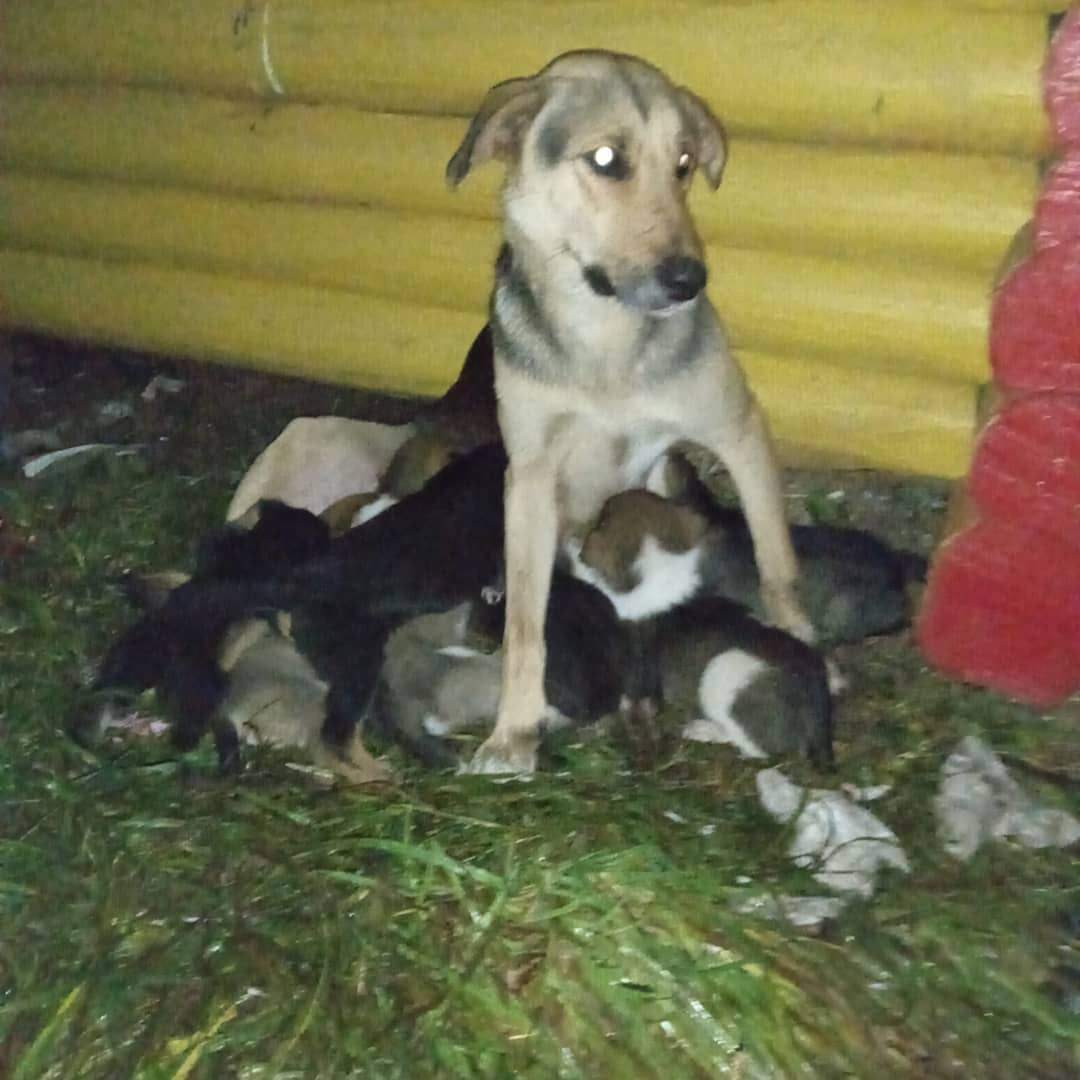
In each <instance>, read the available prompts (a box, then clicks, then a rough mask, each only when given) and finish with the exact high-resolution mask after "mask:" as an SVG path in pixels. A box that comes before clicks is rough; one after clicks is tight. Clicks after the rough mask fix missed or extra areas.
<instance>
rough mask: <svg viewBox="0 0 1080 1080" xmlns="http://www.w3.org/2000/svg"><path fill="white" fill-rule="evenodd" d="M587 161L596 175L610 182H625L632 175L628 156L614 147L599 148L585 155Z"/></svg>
mask: <svg viewBox="0 0 1080 1080" xmlns="http://www.w3.org/2000/svg"><path fill="white" fill-rule="evenodd" d="M585 160H586V161H587V162H588V163H589V167H590V168H591V169H592V171H593V172H594V173H596V174H597V175H598V176H606V177H607V178H608V179H609V180H625V179H626V177H627V176H629V175H630V163H629V162H628V161H627V160H626V155H625V154H624V153H623V152H622V151H621V150H617V149H616V148H615V147H614V146H598V147H597V148H596V149H595V150H590V151H589V152H588V153H587V154H586V155H585Z"/></svg>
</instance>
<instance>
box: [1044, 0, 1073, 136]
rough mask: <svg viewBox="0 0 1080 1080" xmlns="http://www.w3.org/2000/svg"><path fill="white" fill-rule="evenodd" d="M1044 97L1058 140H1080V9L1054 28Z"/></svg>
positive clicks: (1045, 77) (1048, 57)
mask: <svg viewBox="0 0 1080 1080" xmlns="http://www.w3.org/2000/svg"><path fill="white" fill-rule="evenodd" d="M1043 99H1044V102H1045V104H1046V111H1047V112H1048V113H1049V114H1050V123H1051V125H1052V127H1053V130H1054V136H1055V138H1056V140H1057V142H1058V143H1060V144H1063V145H1076V144H1080V10H1078V9H1076V8H1073V9H1072V10H1071V11H1070V12H1069V13H1068V14H1067V15H1066V16H1065V18H1064V19H1062V20H1061V23H1060V25H1059V26H1058V28H1057V30H1056V31H1055V32H1054V38H1053V41H1052V42H1051V43H1050V51H1049V53H1048V55H1047V58H1046V67H1045V69H1044V70H1043Z"/></svg>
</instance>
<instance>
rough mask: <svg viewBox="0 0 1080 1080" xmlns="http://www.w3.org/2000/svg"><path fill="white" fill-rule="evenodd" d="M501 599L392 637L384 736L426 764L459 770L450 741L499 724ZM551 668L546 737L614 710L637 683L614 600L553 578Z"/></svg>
mask: <svg viewBox="0 0 1080 1080" xmlns="http://www.w3.org/2000/svg"><path fill="white" fill-rule="evenodd" d="M504 617H505V610H504V603H503V596H502V593H501V591H498V590H497V589H496V588H494V587H492V588H487V589H484V590H483V591H482V594H481V596H480V597H478V598H477V599H476V600H474V601H473V602H472V603H471V604H467V605H463V606H461V607H458V608H454V609H452V610H451V611H448V612H446V613H443V614H440V615H423V616H420V617H418V618H416V619H412V620H410V621H409V622H407V623H405V624H404V625H403V626H401V627H400V628H399V629H398V630H396V631H395V632H394V634H393V635H392V636H391V638H390V641H389V642H388V644H387V647H386V654H385V660H384V663H383V668H382V672H381V674H380V679H379V690H378V692H377V693H376V697H375V708H374V713H375V717H376V720H377V723H378V726H379V727H380V729H381V730H382V732H383V734H386V735H389V736H392V737H395V738H397V739H398V740H399V741H401V742H403V743H404V744H405V745H406V746H408V747H409V748H410V749H411V750H413V751H414V752H415V753H417V754H418V755H419V756H420V757H421V758H422V759H423V760H425V761H427V762H429V763H431V764H436V765H447V764H451V763H455V762H456V761H457V756H456V754H455V753H454V751H453V748H452V742H451V739H452V736H454V735H456V734H457V733H459V732H462V731H465V730H469V729H478V730H481V731H489V730H490V729H491V726H492V724H493V723H494V722H495V715H496V710H497V707H498V702H499V692H500V685H501V677H502V659H503V658H502V653H501V651H499V650H498V648H497V646H498V643H499V641H500V639H501V638H502V634H503V622H504ZM544 632H545V640H546V645H547V652H548V657H549V663H548V666H547V671H546V673H545V691H546V697H547V701H548V702H549V705H548V706H547V711H546V713H545V716H544V718H543V731H544V732H545V733H546V732H551V731H554V730H558V729H560V728H564V727H567V726H569V725H572V724H573V725H578V724H586V723H592V722H596V721H599V720H603V719H605V718H606V717H608V716H611V715H612V714H614V713H616V712H617V711H619V709H620V707H621V705H622V702H623V699H624V697H625V691H626V687H627V685H628V683H629V681H630V680H631V678H633V677H635V676H634V674H633V661H634V654H633V652H632V651H631V648H630V644H629V641H628V638H627V635H626V631H625V629H624V627H623V626H622V624H620V622H619V620H618V619H617V618H616V616H615V611H614V608H613V607H612V605H611V602H610V601H609V600H608V599H607V598H606V597H605V596H604V595H603V594H602V593H601V592H599V591H598V590H596V589H594V588H592V587H591V586H589V585H586V584H584V583H583V582H580V581H577V580H575V579H574V578H572V577H570V576H569V575H567V574H565V573H560V572H556V574H555V577H554V580H553V582H552V589H551V599H550V604H549V606H548V612H547V618H546V620H545V630H544Z"/></svg>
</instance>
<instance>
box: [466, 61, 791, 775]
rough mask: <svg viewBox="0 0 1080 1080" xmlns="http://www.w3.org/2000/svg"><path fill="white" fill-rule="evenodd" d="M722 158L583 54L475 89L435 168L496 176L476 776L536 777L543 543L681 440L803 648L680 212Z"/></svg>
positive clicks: (712, 144) (695, 124)
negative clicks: (719, 465) (493, 494)
mask: <svg viewBox="0 0 1080 1080" xmlns="http://www.w3.org/2000/svg"><path fill="white" fill-rule="evenodd" d="M724 157H725V149H724V136H723V132H722V130H721V127H720V124H719V122H718V121H717V120H716V118H715V117H714V116H713V115H712V113H711V112H710V111H709V109H708V108H707V106H706V105H705V104H704V103H703V102H702V101H701V100H700V99H699V98H698V97H696V96H695V95H694V94H692V93H690V91H688V90H686V89H684V88H682V87H679V86H676V85H674V84H673V83H672V82H671V81H670V80H669V79H668V78H667V77H666V76H665V75H663V74H662V73H661V72H660V71H658V70H657V69H656V68H654V67H652V66H651V65H649V64H647V63H645V62H644V61H642V60H639V59H636V58H634V57H630V56H623V55H619V54H614V53H606V52H595V51H590V52H575V53H567V54H566V55H564V56H561V57H559V58H557V59H556V60H554V61H552V62H551V63H550V64H549V65H548V66H547V67H545V68H544V69H543V70H541V71H540V72H539V73H538V74H536V75H534V76H532V77H530V78H521V79H512V80H510V81H509V82H504V83H500V84H499V85H497V86H495V87H493V88H492V90H491V91H490V92H489V93H488V95H487V97H486V99H485V100H484V102H483V104H482V105H481V107H480V110H479V112H478V113H477V115H476V117H475V118H474V119H473V121H472V123H471V125H470V127H469V130H468V132H467V133H466V135H465V138H464V141H463V142H462V144H461V146H460V147H459V148H458V150H457V152H456V153H455V154H454V156H453V157H452V158H451V159H450V162H449V164H448V166H447V179H448V181H449V183H450V184H451V185H452V186H456V185H457V184H459V183H460V182H461V181H462V180H464V179H465V177H466V176H467V175H468V173H469V172H470V171H471V170H472V169H473V168H475V167H476V166H477V165H480V164H482V163H484V162H486V161H488V160H491V159H499V160H501V161H503V162H505V163H506V165H507V177H506V183H505V186H504V189H503V223H504V238H505V243H504V245H503V247H502V250H501V252H500V254H499V258H498V261H497V263H496V268H495V288H494V292H493V296H492V302H491V329H492V336H493V341H494V348H495V388H496V394H497V397H498V407H499V427H500V430H501V432H502V437H503V442H504V443H505V446H506V449H507V452H508V454H509V458H510V467H509V471H508V475H507V484H506V581H507V617H506V633H505V639H504V652H505V662H504V671H503V685H502V694H501V698H500V704H499V713H498V719H497V721H496V725H495V730H494V731H493V732H492V734H491V736H490V737H489V738H488V739H487V741H486V742H485V743H484V744H483V745H482V746H481V747H480V749H479V750H478V752H477V754H476V756H475V758H474V759H473V762H472V769H473V771H475V772H481V773H488V772H490V773H496V772H528V771H531V770H532V769H533V768H534V767H535V759H536V746H537V740H538V736H539V726H540V723H541V719H542V717H543V716H544V715H545V709H546V701H545V696H544V670H545V654H544V617H545V612H546V610H547V600H548V592H549V588H550V581H551V572H552V565H553V563H554V559H555V552H556V548H557V546H558V543H559V541H560V539H562V538H563V537H565V536H566V535H568V534H571V533H573V532H575V531H576V530H579V529H580V528H581V527H582V526H583V523H585V522H587V521H589V520H590V519H592V518H593V517H594V516H595V515H596V513H597V511H598V510H599V509H600V506H601V505H602V504H603V502H604V500H605V499H606V498H607V497H608V496H610V495H612V494H613V493H615V492H616V491H620V490H624V489H626V488H628V487H633V486H637V485H639V484H640V483H641V482H642V480H643V479H644V477H645V475H646V473H647V472H648V470H649V468H650V467H651V466H652V465H653V464H654V463H655V462H656V460H657V459H658V458H659V457H660V456H661V454H663V453H664V451H665V450H666V449H667V448H668V447H669V446H671V445H672V444H673V443H674V442H676V441H678V440H680V439H683V440H689V441H692V442H695V443H698V444H700V445H702V446H704V447H705V448H706V449H707V450H709V451H711V452H712V453H714V454H716V455H717V456H718V457H719V458H720V459H721V460H722V461H723V463H724V464H725V465H726V466H727V468H728V470H729V471H730V473H731V475H732V477H733V479H734V481H735V484H736V486H737V488H738V490H739V494H740V496H741V498H742V501H743V506H744V508H745V510H746V515H747V519H748V522H749V526H750V531H751V535H752V537H753V543H754V550H755V554H756V558H757V562H758V565H759V567H760V569H761V593H762V599H763V603H764V606H765V608H766V610H767V611H768V613H769V616H770V618H772V619H773V620H774V621H775V622H776V623H777V624H779V625H780V626H783V627H784V628H786V629H788V630H791V631H792V632H794V633H797V634H800V635H802V636H804V637H806V638H809V637H811V636H812V629H811V627H810V624H809V623H808V622H807V620H806V618H805V617H804V615H803V613H802V611H801V609H800V607H799V604H798V601H797V600H796V597H795V593H794V583H795V578H796V565H795V557H794V553H793V551H792V548H791V541H790V537H789V535H788V530H787V525H786V522H785V520H784V507H783V499H782V494H781V486H780V480H779V475H778V470H777V466H776V462H775V458H774V454H773V450H772V447H771V444H770V438H769V434H768V430H767V426H766V423H765V419H764V417H763V416H762V414H761V410H760V409H759V408H758V405H757V403H756V401H755V400H754V398H753V395H752V394H751V393H750V391H749V389H748V388H747V386H746V382H745V379H744V378H743V374H742V372H741V370H740V369H739V367H738V365H737V364H736V363H735V361H734V360H733V358H732V356H731V353H730V351H729V349H728V346H727V341H726V338H725V335H724V331H723V328H722V326H721V324H720V321H719V319H718V317H717V315H716V312H715V311H714V310H713V307H712V305H711V304H710V303H709V301H708V300H707V299H706V297H705V295H704V287H705V282H706V269H705V264H704V262H703V261H702V244H701V241H700V239H699V237H698V235H697V232H696V230H695V228H694V225H693V222H692V221H691V218H690V214H689V211H688V209H687V205H686V195H687V191H688V189H689V186H690V183H691V181H692V179H693V177H694V174H695V173H696V172H697V171H698V169H699V168H700V170H701V171H702V172H703V173H704V175H705V178H706V180H707V181H708V183H709V184H710V186H712V187H713V188H715V187H717V186H718V185H719V183H720V176H721V172H722V170H723V166H724Z"/></svg>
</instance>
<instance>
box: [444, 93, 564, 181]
mask: <svg viewBox="0 0 1080 1080" xmlns="http://www.w3.org/2000/svg"><path fill="white" fill-rule="evenodd" d="M546 96H547V90H546V87H545V86H544V84H543V82H542V81H541V80H540V79H537V78H531V79H510V80H508V81H507V82H501V83H498V84H497V85H495V86H493V87H492V88H491V89H490V90H489V91H488V92H487V97H485V98H484V101H483V104H482V105H481V106H480V111H479V112H478V113H477V114H476V116H474V117H473V120H472V123H471V124H470V125H469V130H468V131H467V132H466V133H465V138H464V139H463V140H462V143H461V145H460V146H459V147H458V148H457V150H456V151H455V152H454V156H453V157H452V158H451V159H450V161H449V163H448V164H447V166H446V182H447V183H448V184H449V185H450V187H452V188H456V187H457V186H458V184H460V183H461V181H462V180H464V179H465V177H466V176H468V175H469V170H470V169H472V167H473V166H474V165H482V164H483V163H484V162H485V161H490V160H492V159H493V158H495V159H498V160H499V161H514V160H516V159H517V156H518V154H519V153H520V152H521V144H522V141H523V139H524V137H525V132H526V131H527V130H528V127H529V125H530V124H531V123H532V122H533V120H534V119H535V118H536V114H537V113H538V112H539V111H540V109H541V107H542V106H543V104H544V100H545V98H546Z"/></svg>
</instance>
